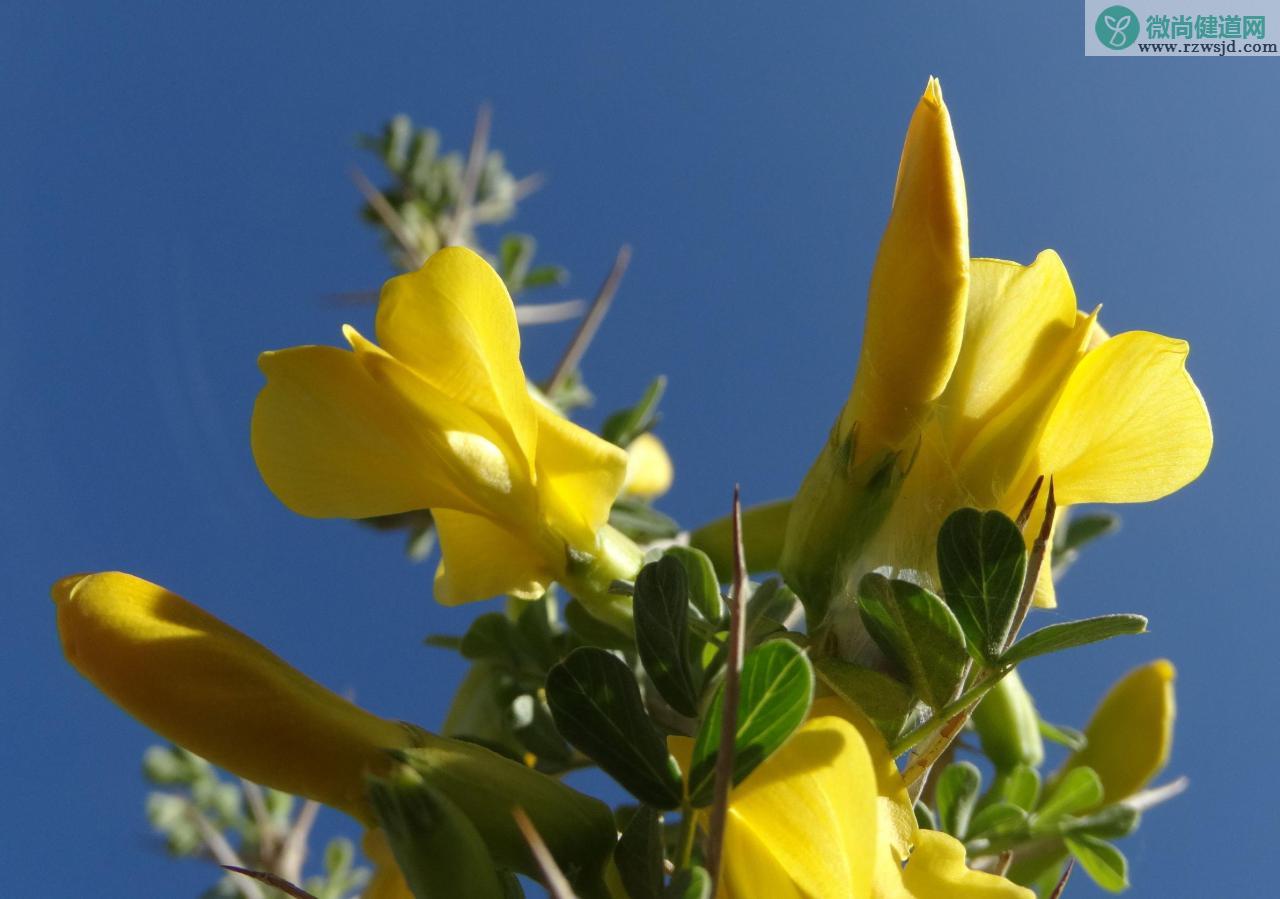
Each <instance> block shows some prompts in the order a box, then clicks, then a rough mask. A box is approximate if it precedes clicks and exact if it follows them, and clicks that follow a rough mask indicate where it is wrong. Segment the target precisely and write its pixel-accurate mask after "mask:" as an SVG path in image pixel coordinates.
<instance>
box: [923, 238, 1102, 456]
mask: <svg viewBox="0 0 1280 899" xmlns="http://www.w3.org/2000/svg"><path fill="white" fill-rule="evenodd" d="M970 275H971V281H970V284H969V303H968V307H967V309H966V311H965V323H964V342H963V344H962V345H961V349H960V356H959V358H957V360H956V365H955V370H954V372H953V373H952V375H951V380H950V381H949V382H948V383H947V390H946V395H945V399H944V401H943V403H942V405H941V408H940V414H942V415H943V416H944V418H945V419H946V421H947V423H948V431H949V432H950V433H951V434H952V435H953V436H952V441H951V442H952V451H953V452H954V453H957V454H959V453H962V452H963V451H964V449H965V447H966V446H968V444H969V442H970V441H971V440H972V439H973V436H974V435H975V434H976V433H977V431H978V429H979V428H980V427H981V426H982V424H983V423H984V422H986V421H989V420H991V419H992V418H993V417H995V416H996V415H997V414H998V413H999V412H1000V411H1001V410H1002V409H1003V408H1005V407H1006V406H1008V405H1009V404H1010V403H1012V402H1013V401H1014V400H1015V399H1016V398H1017V397H1019V396H1022V395H1024V394H1026V393H1027V392H1028V388H1029V386H1030V385H1032V384H1039V383H1042V382H1044V381H1050V382H1052V381H1053V380H1055V379H1056V378H1058V377H1062V376H1063V375H1065V373H1066V371H1069V370H1070V368H1069V366H1071V365H1072V364H1074V362H1075V357H1076V352H1077V350H1078V349H1079V343H1080V341H1079V340H1078V339H1075V330H1076V321H1077V313H1076V296H1075V291H1074V290H1073V289H1072V287H1071V279H1070V278H1069V277H1068V275H1067V270H1066V268H1065V267H1064V266H1063V264H1062V260H1061V259H1060V258H1059V257H1058V254H1057V253H1055V252H1053V251H1052V250H1045V251H1044V252H1042V253H1041V254H1040V255H1039V256H1037V257H1036V259H1035V261H1034V262H1032V263H1031V264H1030V265H1026V266H1023V265H1018V264H1017V263H1016V262H1006V261H1004V260H1001V259H974V260H973V263H972V268H971V269H970Z"/></svg>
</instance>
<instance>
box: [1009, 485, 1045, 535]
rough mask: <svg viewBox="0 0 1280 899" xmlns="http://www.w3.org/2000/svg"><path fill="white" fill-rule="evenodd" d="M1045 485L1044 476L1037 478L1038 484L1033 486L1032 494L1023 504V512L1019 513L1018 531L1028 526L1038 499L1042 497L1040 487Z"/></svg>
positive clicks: (1017, 520)
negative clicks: (1028, 520)
mask: <svg viewBox="0 0 1280 899" xmlns="http://www.w3.org/2000/svg"><path fill="white" fill-rule="evenodd" d="M1043 484H1044V475H1040V477H1038V478H1036V482H1035V483H1034V484H1032V485H1031V493H1030V494H1029V495H1028V496H1027V501H1026V502H1025V503H1023V504H1022V511H1021V512H1019V513H1018V517H1017V519H1016V523H1017V525H1018V530H1022V529H1023V528H1024V527H1026V526H1027V519H1029V518H1030V517H1031V510H1032V509H1034V508H1035V505H1036V499H1037V498H1039V496H1040V487H1041V486H1042V485H1043Z"/></svg>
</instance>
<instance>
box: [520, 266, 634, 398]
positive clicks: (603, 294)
mask: <svg viewBox="0 0 1280 899" xmlns="http://www.w3.org/2000/svg"><path fill="white" fill-rule="evenodd" d="M630 262H631V247H630V246H628V245H627V244H623V245H622V246H621V247H619V248H618V255H617V256H616V257H615V258H614V260H613V268H611V269H610V270H609V274H608V276H606V277H605V279H604V283H602V284H601V285H600V290H599V291H597V292H596V297H595V299H594V300H592V301H591V308H589V309H588V310H587V314H586V316H585V317H584V318H583V319H582V321H581V322H580V323H579V325H578V330H577V331H576V332H574V335H573V339H571V340H570V341H569V345H568V346H567V347H565V351H564V355H562V356H561V357H560V361H559V362H557V363H556V367H555V370H554V371H553V372H552V373H551V377H550V378H548V379H547V383H546V386H545V387H543V389H542V392H543V393H546V394H548V395H551V394H553V393H555V391H556V389H557V388H558V387H560V385H561V384H563V383H564V381H565V379H566V378H568V377H569V376H570V375H571V374H573V372H574V370H575V369H577V367H578V363H579V362H581V361H582V357H583V355H584V354H585V353H586V352H587V347H589V346H591V341H592V340H593V339H594V338H595V336H596V332H597V331H599V330H600V324H601V323H602V322H603V321H604V316H605V313H606V312H608V311H609V304H610V303H612V302H613V295H614V294H615V293H617V292H618V284H619V283H621V281H622V276H623V274H624V273H625V272H626V270H627V265H628V264H629V263H630Z"/></svg>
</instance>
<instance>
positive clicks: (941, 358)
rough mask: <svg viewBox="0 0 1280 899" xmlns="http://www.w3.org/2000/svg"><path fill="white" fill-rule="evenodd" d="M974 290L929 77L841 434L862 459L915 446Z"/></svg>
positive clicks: (965, 220)
mask: <svg viewBox="0 0 1280 899" xmlns="http://www.w3.org/2000/svg"><path fill="white" fill-rule="evenodd" d="M968 291H969V207H968V203H967V201H966V198H965V190H964V173H963V172H962V170H961V168H960V154H959V152H958V151H957V150H956V140H955V134H954V133H953V132H952V130H951V116H950V114H949V113H948V112H947V106H946V104H945V103H943V101H942V86H941V85H940V84H939V83H938V79H936V78H930V79H929V84H928V86H927V87H926V88H925V92H924V96H923V97H921V98H920V102H919V103H918V104H917V105H916V110H915V114H914V115H913V116H912V117H911V125H910V127H908V129H907V139H906V142H905V143H904V145H903V147H902V159H901V162H900V163H899V164H898V180H897V183H896V184H895V186H894V191H893V209H892V211H891V212H890V213H889V224H888V225H887V226H886V228H885V231H884V237H883V239H882V240H881V242H880V252H879V253H878V254H877V255H876V263H875V268H873V269H872V271H871V287H870V289H869V291H868V294H867V321H866V327H865V329H864V330H863V335H862V352H861V355H860V357H859V362H858V375H857V378H856V379H855V380H854V384H853V389H852V391H851V392H850V394H849V402H848V405H847V406H846V408H845V414H844V427H845V428H846V429H847V428H850V427H852V426H853V424H854V422H857V424H858V427H859V430H860V441H861V442H862V444H863V447H862V449H861V450H860V451H859V452H858V453H857V459H858V460H861V459H864V458H866V457H867V455H868V454H870V453H874V452H877V451H879V450H880V449H899V448H901V447H902V445H903V444H904V443H905V442H910V441H911V439H912V437H913V435H914V433H915V431H916V430H917V429H918V428H919V426H920V423H921V420H922V418H923V417H924V415H925V414H926V413H927V412H928V411H929V408H930V406H931V405H932V403H933V401H934V400H936V399H937V398H938V397H939V396H940V395H941V394H942V391H943V389H944V388H945V387H946V386H947V380H948V379H949V378H950V377H951V370H952V368H953V367H954V366H955V363H956V358H957V356H958V355H959V353H960V341H961V336H962V335H963V333H964V314H965V300H966V297H967V295H968Z"/></svg>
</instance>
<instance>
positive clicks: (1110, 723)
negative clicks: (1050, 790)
mask: <svg viewBox="0 0 1280 899" xmlns="http://www.w3.org/2000/svg"><path fill="white" fill-rule="evenodd" d="M1174 674H1175V671H1174V668H1173V663H1172V662H1170V661H1168V660H1167V659H1157V660H1156V661H1154V662H1149V663H1147V664H1146V665H1143V666H1142V667H1140V668H1135V669H1134V670H1133V671H1130V672H1129V673H1128V674H1126V675H1125V676H1124V677H1123V678H1121V679H1120V680H1119V681H1118V682H1116V684H1115V685H1114V686H1113V687H1112V688H1111V689H1110V690H1109V691H1108V692H1107V695H1106V696H1105V697H1103V700H1102V702H1101V703H1100V704H1099V705H1098V708H1097V709H1095V710H1094V713H1093V717H1092V718H1091V719H1090V720H1089V726H1088V727H1086V728H1085V732H1084V733H1085V738H1086V739H1087V740H1088V743H1087V744H1086V745H1085V747H1084V748H1083V749H1081V750H1080V751H1078V752H1075V753H1073V754H1072V755H1071V757H1070V758H1068V759H1067V761H1066V763H1065V764H1064V765H1063V767H1062V770H1061V771H1060V772H1059V776H1061V775H1062V774H1064V773H1066V772H1067V771H1070V770H1071V769H1072V768H1078V767H1082V766H1085V765H1087V766H1088V767H1090V768H1092V769H1093V770H1094V771H1096V772H1097V774H1098V778H1099V780H1101V781H1102V790H1103V799H1104V801H1105V802H1106V803H1108V804H1110V803H1113V802H1120V801H1121V800H1123V799H1126V798H1128V797H1129V796H1132V795H1133V794H1134V793H1136V792H1138V791H1139V790H1141V789H1142V788H1143V787H1145V786H1146V785H1147V783H1148V782H1150V781H1151V779H1152V778H1154V777H1155V776H1156V775H1157V774H1158V773H1160V770H1161V769H1162V768H1164V766H1165V762H1167V761H1168V760H1169V750H1170V748H1171V747H1172V745H1173V719H1174V714H1175V708H1174V697H1173V679H1174Z"/></svg>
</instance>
